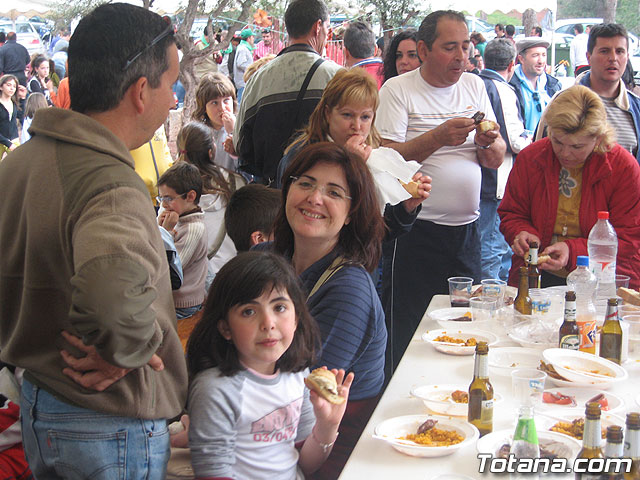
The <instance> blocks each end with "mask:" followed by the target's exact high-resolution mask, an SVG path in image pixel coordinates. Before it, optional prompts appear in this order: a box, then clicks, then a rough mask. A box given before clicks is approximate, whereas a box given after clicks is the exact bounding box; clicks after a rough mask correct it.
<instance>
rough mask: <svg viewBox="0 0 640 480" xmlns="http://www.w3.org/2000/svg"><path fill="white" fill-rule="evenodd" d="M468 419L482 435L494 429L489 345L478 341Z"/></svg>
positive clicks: (470, 390)
mask: <svg viewBox="0 0 640 480" xmlns="http://www.w3.org/2000/svg"><path fill="white" fill-rule="evenodd" d="M468 408H469V410H468V414H467V420H468V421H469V423H472V424H473V425H475V426H476V428H477V429H478V430H479V431H480V436H481V437H482V436H483V435H486V434H487V433H491V432H492V431H493V386H492V385H491V382H490V381H489V346H488V345H487V342H478V343H477V345H476V357H475V363H474V366H473V380H472V381H471V385H469V407H468Z"/></svg>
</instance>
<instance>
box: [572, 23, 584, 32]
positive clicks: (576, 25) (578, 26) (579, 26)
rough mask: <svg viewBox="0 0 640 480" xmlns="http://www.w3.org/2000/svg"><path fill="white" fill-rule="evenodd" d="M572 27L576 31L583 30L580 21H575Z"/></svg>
mask: <svg viewBox="0 0 640 480" xmlns="http://www.w3.org/2000/svg"><path fill="white" fill-rule="evenodd" d="M573 29H574V30H575V31H576V32H578V33H583V32H584V27H583V26H582V24H581V23H576V24H575V25H574V26H573Z"/></svg>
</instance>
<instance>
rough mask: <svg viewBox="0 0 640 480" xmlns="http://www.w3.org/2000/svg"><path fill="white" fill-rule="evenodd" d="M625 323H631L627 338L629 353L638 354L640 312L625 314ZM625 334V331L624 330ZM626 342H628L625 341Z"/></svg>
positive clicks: (639, 349)
mask: <svg viewBox="0 0 640 480" xmlns="http://www.w3.org/2000/svg"><path fill="white" fill-rule="evenodd" d="M621 324H623V325H629V334H628V335H627V339H628V342H629V346H628V347H627V348H628V353H629V354H638V353H640V314H637V315H625V316H624V317H622V322H621ZM623 334H624V331H623ZM624 343H626V342H624Z"/></svg>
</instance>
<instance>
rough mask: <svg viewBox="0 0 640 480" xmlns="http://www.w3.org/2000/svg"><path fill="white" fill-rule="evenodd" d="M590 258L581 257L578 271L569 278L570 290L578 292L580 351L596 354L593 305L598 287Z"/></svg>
mask: <svg viewBox="0 0 640 480" xmlns="http://www.w3.org/2000/svg"><path fill="white" fill-rule="evenodd" d="M589 263H590V262H589V257H586V256H579V257H578V259H577V260H576V265H577V267H576V269H575V270H574V271H573V272H571V273H570V274H569V275H568V276H567V285H568V286H569V290H573V291H574V292H576V323H577V324H578V328H579V329H580V350H581V351H583V352H588V353H593V354H595V353H596V307H595V304H594V303H593V297H594V293H595V291H596V287H597V285H598V280H597V279H596V276H595V275H594V274H593V273H592V272H591V270H589Z"/></svg>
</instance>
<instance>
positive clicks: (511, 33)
mask: <svg viewBox="0 0 640 480" xmlns="http://www.w3.org/2000/svg"><path fill="white" fill-rule="evenodd" d="M504 33H506V34H507V35H509V36H510V37H513V36H514V35H515V33H516V27H515V25H507V26H506V27H504Z"/></svg>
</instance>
